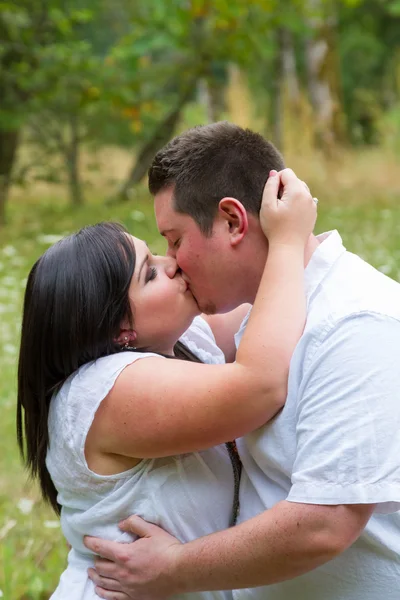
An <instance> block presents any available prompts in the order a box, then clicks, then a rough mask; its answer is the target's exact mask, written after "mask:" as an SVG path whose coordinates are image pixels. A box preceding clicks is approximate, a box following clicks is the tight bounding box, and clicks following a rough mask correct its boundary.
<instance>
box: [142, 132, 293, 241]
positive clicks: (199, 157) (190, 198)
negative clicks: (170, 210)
mask: <svg viewBox="0 0 400 600" xmlns="http://www.w3.org/2000/svg"><path fill="white" fill-rule="evenodd" d="M283 168H284V162H283V158H282V156H281V154H280V153H279V152H278V150H277V149H276V148H275V146H274V145H273V144H271V142H268V141H267V140H265V139H264V138H263V137H262V136H261V135H260V134H259V133H255V132H254V131H250V129H242V128H241V127H239V126H238V125H234V124H232V123H228V122H226V121H221V122H219V123H212V124H211V125H201V126H198V127H194V128H193V129H188V130H187V131H185V132H184V133H182V134H181V135H178V136H177V137H175V138H174V139H172V140H171V141H170V142H169V143H168V144H167V145H166V146H164V148H162V149H161V150H159V152H157V154H156V156H155V157H154V160H153V163H152V165H151V167H150V169H149V190H150V193H151V194H153V195H155V194H157V193H158V192H160V191H161V190H164V189H167V188H170V187H171V188H173V190H174V202H175V210H177V211H178V212H181V213H185V214H188V215H190V216H191V217H192V218H193V219H194V220H195V221H196V223H197V225H198V226H199V228H200V229H201V231H202V232H203V233H204V234H205V235H210V234H211V232H212V228H213V222H214V219H215V216H216V214H217V210H218V204H219V201H220V200H221V199H222V198H224V197H225V196H228V197H233V198H236V199H237V200H239V201H240V202H241V203H242V204H243V206H244V207H245V208H246V210H248V211H249V212H251V213H253V214H258V212H259V210H260V206H261V199H262V192H263V189H264V185H265V182H266V180H267V179H268V175H269V172H270V170H271V169H276V170H277V171H280V170H281V169H283Z"/></svg>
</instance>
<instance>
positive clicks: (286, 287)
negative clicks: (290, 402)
mask: <svg viewBox="0 0 400 600" xmlns="http://www.w3.org/2000/svg"><path fill="white" fill-rule="evenodd" d="M305 318H306V299H305V293H304V246H301V245H294V244H293V245H283V244H282V245H280V244H276V245H272V246H271V247H270V250H269V255H268V260H267V263H266V266H265V269H264V273H263V276H262V279H261V282H260V287H259V290H258V293H257V297H256V300H255V302H254V305H253V309H252V311H251V315H250V318H249V321H248V324H247V327H246V330H245V332H244V334H243V338H242V340H241V342H240V345H239V347H238V351H237V355H236V362H237V363H239V364H242V365H244V366H246V367H250V368H252V369H253V370H254V372H255V376H261V377H263V378H264V379H265V381H267V382H268V386H269V388H270V389H271V390H276V391H277V393H278V394H279V401H282V403H283V401H284V399H285V397H286V386H287V377H288V370H289V363H290V358H291V356H292V353H293V350H294V348H295V346H296V344H297V342H298V340H299V338H300V336H301V334H302V331H303V329H304V323H305Z"/></svg>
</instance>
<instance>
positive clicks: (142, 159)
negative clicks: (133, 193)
mask: <svg viewBox="0 0 400 600" xmlns="http://www.w3.org/2000/svg"><path fill="white" fill-rule="evenodd" d="M191 95H192V85H191V86H189V87H188V89H186V90H185V91H184V92H183V93H182V95H181V97H180V98H179V100H178V102H177V104H176V106H175V107H174V108H173V109H172V110H171V112H169V113H168V114H167V116H166V117H165V119H164V121H162V122H161V123H160V124H159V125H158V126H157V127H156V128H155V131H154V134H153V135H152V137H151V138H150V139H149V140H148V141H147V142H146V143H145V144H144V145H143V147H142V148H141V150H140V152H139V155H138V157H137V159H136V161H135V164H134V165H133V167H132V169H131V171H130V173H129V175H128V178H127V179H126V181H125V182H124V183H123V184H122V185H121V187H120V189H119V190H118V192H117V199H118V200H121V201H127V200H129V199H130V194H129V192H130V190H131V188H132V187H133V186H134V185H136V184H138V183H140V181H141V180H142V179H143V177H144V176H145V175H146V174H147V172H148V170H149V168H150V165H151V163H152V161H153V158H154V156H155V154H156V153H157V152H158V150H160V149H161V148H162V147H163V146H164V145H165V144H166V143H167V142H168V141H169V140H170V139H171V137H172V135H173V133H174V130H175V128H176V126H177V124H178V121H179V118H180V116H181V112H182V109H183V107H184V106H185V104H186V103H187V102H188V100H189V98H190V97H191Z"/></svg>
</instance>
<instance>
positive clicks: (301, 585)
mask: <svg viewBox="0 0 400 600" xmlns="http://www.w3.org/2000/svg"><path fill="white" fill-rule="evenodd" d="M266 165H268V166H266ZM269 168H273V169H276V170H280V169H282V168H283V163H282V160H281V158H280V155H279V154H278V153H277V151H276V150H275V149H274V148H273V146H271V144H269V143H268V142H266V141H265V140H264V139H263V138H262V137H261V136H259V135H257V134H254V133H252V132H250V131H244V130H242V129H240V128H239V127H236V126H234V125H230V124H228V123H217V124H214V125H209V126H205V127H199V128H195V129H194V130H189V131H188V132H185V133H184V134H182V135H181V136H178V137H177V138H175V139H174V140H172V142H170V143H169V144H168V145H167V146H166V147H165V148H164V149H162V150H161V151H160V152H159V153H158V154H157V156H156V157H155V159H154V163H153V165H152V168H151V169H150V172H149V187H150V191H151V192H152V193H153V195H154V197H155V213H156V219H157V224H158V227H159V230H160V233H161V234H162V235H164V236H165V237H166V239H167V241H168V253H169V254H171V255H172V256H175V257H176V259H177V261H178V265H179V266H180V268H181V269H182V271H183V273H184V277H185V278H186V280H187V281H188V283H189V285H190V289H191V291H192V293H193V294H194V296H195V298H196V299H197V302H198V304H199V307H200V308H201V310H203V311H205V312H208V313H215V312H225V311H229V310H231V309H233V308H235V307H237V306H239V305H240V304H242V303H244V302H250V303H251V302H252V301H253V300H254V297H255V294H256V290H257V285H258V281H259V279H260V276H261V273H262V268H263V265H264V264H265V260H266V259H267V256H268V244H266V242H265V238H264V237H263V235H262V232H261V228H260V225H259V222H258V210H259V206H260V201H261V195H262V189H263V186H264V183H265V179H266V176H267V172H268V171H267V169H269ZM291 176H292V175H291V172H290V171H284V173H283V175H282V177H283V179H284V178H290V177H291ZM227 232H228V233H229V235H228V234H227ZM305 265H306V270H305V285H306V294H307V303H308V317H307V324H306V328H305V331H304V334H303V336H302V338H301V340H300V342H299V343H298V345H297V348H296V350H295V353H294V355H293V358H292V362H291V367H290V372H289V382H288V396H287V401H286V405H285V407H284V408H283V410H282V411H281V412H280V413H279V415H278V416H277V417H276V418H275V419H274V420H273V421H272V422H270V423H268V424H267V425H265V426H264V427H262V428H260V429H259V430H257V431H256V432H254V433H252V434H250V435H248V436H246V437H245V438H243V439H242V440H239V441H238V448H239V452H240V456H241V458H242V461H243V465H244V475H243V479H242V483H241V509H240V524H239V525H238V526H237V527H235V528H232V529H230V530H226V531H222V532H217V533H215V534H212V535H210V536H207V537H204V538H200V539H198V540H194V541H193V542H189V543H187V544H183V545H182V544H180V543H179V542H178V541H177V540H175V539H174V538H172V537H171V536H169V535H168V534H167V533H165V532H163V531H162V530H160V529H159V528H158V527H156V526H154V525H151V524H148V523H145V522H144V521H142V520H141V519H139V518H138V517H133V518H132V519H130V520H129V521H128V522H127V524H126V525H125V528H126V529H127V530H129V531H131V532H132V533H135V534H137V535H139V536H140V537H142V539H140V540H138V541H137V542H134V543H133V544H128V545H119V544H115V543H112V542H104V541H101V540H94V539H89V540H88V541H87V545H88V547H90V548H91V549H92V550H94V551H95V552H96V553H98V554H100V555H101V556H103V557H106V558H108V559H112V561H114V562H109V561H105V560H99V561H98V562H97V563H96V569H97V573H93V572H92V577H93V579H94V581H95V583H96V584H97V585H99V586H100V588H101V590H102V591H101V590H100V593H101V595H102V597H104V598H113V599H118V600H119V599H121V600H122V599H126V598H132V599H135V600H136V599H139V598H140V599H141V600H143V599H147V598H149V599H154V598H164V597H168V596H170V595H173V594H179V593H185V592H191V591H200V590H216V589H232V588H233V589H236V588H238V589H237V591H235V593H234V595H235V599H236V600H242V599H243V600H245V599H247V598H255V599H257V600H264V599H265V600H302V599H304V600H378V599H381V598H382V599H383V598H384V599H385V600H395V599H396V600H397V599H398V598H399V597H400V513H399V512H396V511H399V509H400V435H399V427H400V391H399V390H400V369H399V366H398V358H397V356H398V351H399V348H400V285H399V284H397V283H395V282H393V281H392V280H390V279H389V278H387V277H385V276H384V275H382V274H381V273H379V272H377V271H376V270H375V269H373V268H372V267H371V266H370V265H368V264H366V263H365V262H363V261H362V260H361V259H360V258H358V257H357V256H355V255H352V254H350V253H348V252H346V250H345V248H344V247H343V245H342V242H341V239H340V237H339V234H338V233H337V232H331V233H329V234H323V235H322V236H319V237H318V238H316V237H314V236H311V237H310V240H309V243H308V246H307V248H306V252H305ZM245 326H246V320H245V321H244V323H243V324H242V327H241V329H240V331H239V332H238V334H237V336H236V341H237V342H238V341H239V340H240V337H241V335H242V333H243V329H244V327H245ZM257 586H258V587H257ZM261 586H264V587H261ZM250 587H252V588H253V589H241V588H250ZM106 589H109V590H115V591H114V592H107V591H105V590H106Z"/></svg>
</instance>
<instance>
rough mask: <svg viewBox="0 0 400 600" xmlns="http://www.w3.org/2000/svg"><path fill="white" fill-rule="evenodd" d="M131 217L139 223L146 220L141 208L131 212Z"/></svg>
mask: <svg viewBox="0 0 400 600" xmlns="http://www.w3.org/2000/svg"><path fill="white" fill-rule="evenodd" d="M131 219H133V220H134V221H136V222H138V223H139V222H141V221H145V220H146V215H145V214H144V213H143V212H142V211H141V210H133V211H132V212H131Z"/></svg>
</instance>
